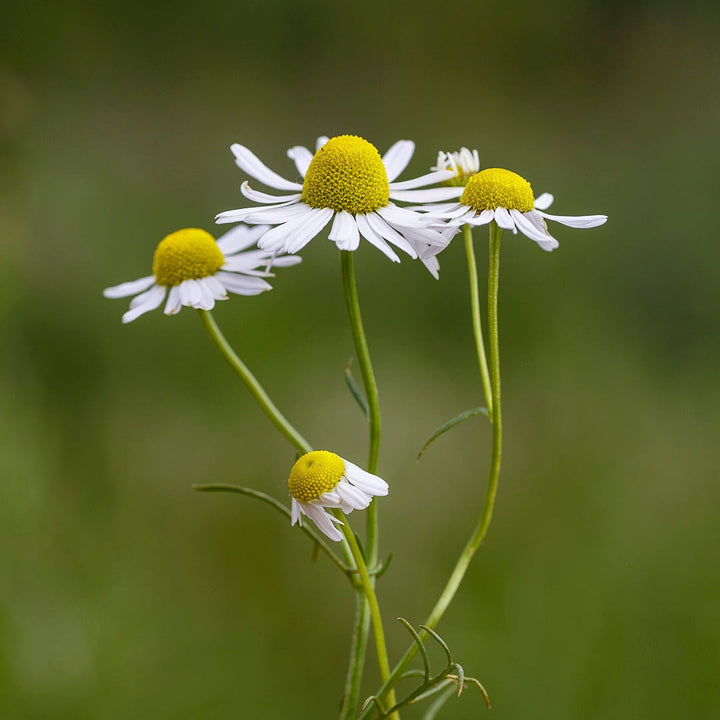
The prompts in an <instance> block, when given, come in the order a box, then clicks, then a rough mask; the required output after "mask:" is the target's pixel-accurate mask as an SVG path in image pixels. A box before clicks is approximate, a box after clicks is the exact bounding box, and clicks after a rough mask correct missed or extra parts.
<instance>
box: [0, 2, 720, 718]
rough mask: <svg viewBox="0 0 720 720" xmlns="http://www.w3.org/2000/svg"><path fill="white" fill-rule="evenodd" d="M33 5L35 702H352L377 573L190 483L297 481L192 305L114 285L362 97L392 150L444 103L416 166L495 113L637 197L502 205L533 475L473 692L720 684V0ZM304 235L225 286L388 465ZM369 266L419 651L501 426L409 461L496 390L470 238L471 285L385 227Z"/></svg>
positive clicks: (25, 49) (241, 333) (198, 712)
mask: <svg viewBox="0 0 720 720" xmlns="http://www.w3.org/2000/svg"><path fill="white" fill-rule="evenodd" d="M2 11H3V18H4V20H3V26H4V27H3V29H2V31H1V35H0V37H1V38H2V39H1V49H2V52H1V53H0V138H1V139H0V143H1V144H0V238H2V240H1V242H2V261H1V262H0V330H1V332H2V335H1V337H2V348H3V350H2V353H1V354H0V392H2V398H1V401H0V433H1V436H2V444H1V445H0V476H1V481H0V717H1V718H3V720H35V719H38V720H55V719H60V718H72V719H78V720H84V719H88V720H90V719H92V720H114V719H116V718H117V719H120V718H123V719H125V718H137V719H138V720H140V719H142V718H152V719H153V720H170V719H173V720H175V719H185V718H187V719H194V718H214V719H216V720H222V719H224V718H290V717H293V718H332V717H335V716H336V710H337V706H338V702H339V697H340V693H341V689H342V682H343V677H344V669H345V662H346V652H347V645H348V640H349V635H350V630H351V623H352V613H353V610H352V600H351V595H350V592H349V589H348V587H347V586H346V583H345V582H344V580H343V579H342V578H341V577H339V576H338V575H337V573H336V571H335V569H334V568H333V567H332V566H330V564H329V563H328V562H327V561H325V560H324V559H322V558H321V559H319V560H318V561H317V562H316V563H313V562H312V561H311V557H310V548H309V546H308V543H307V541H306V539H305V538H304V537H302V536H301V534H300V533H299V532H298V531H297V530H291V528H290V527H289V526H288V524H287V523H285V522H284V521H283V520H282V519H281V518H280V517H279V516H276V515H275V514H272V513H271V511H270V510H268V509H266V508H265V507H264V506H259V505H256V504H254V502H253V501H251V500H248V499H245V498H241V497H236V496H230V495H226V496H221V495H212V496H211V495H199V494H196V493H193V492H192V491H191V489H190V486H191V484H192V483H195V482H212V481H225V482H234V483H238V484H245V485H251V486H253V487H256V488H259V489H261V490H264V491H266V492H269V493H272V494H274V495H275V496H277V497H279V498H281V499H282V498H285V497H286V495H285V493H286V490H285V482H286V478H287V473H288V471H289V467H290V465H291V463H292V461H293V458H294V453H293V450H292V448H290V447H289V446H288V445H287V443H286V442H285V441H284V440H283V439H282V438H281V437H280V436H279V435H277V434H276V433H275V432H274V430H273V428H272V426H271V425H270V424H269V422H268V421H267V420H266V418H265V417H264V416H262V415H261V414H260V413H259V411H258V410H257V408H256V407H255V406H254V404H253V402H252V400H251V398H250V396H249V394H248V393H247V391H246V390H245V388H244V387H243V386H242V385H240V383H239V382H237V381H236V379H235V378H234V376H233V375H232V373H231V372H230V370H229V369H228V368H227V367H226V366H225V364H224V363H223V361H222V359H221V357H220V356H219V354H218V353H217V351H216V350H215V348H214V347H213V346H212V345H211V344H210V342H209V341H208V339H207V338H206V337H205V335H204V333H203V329H202V326H201V324H200V322H199V321H198V318H197V317H195V313H193V312H192V311H188V310H183V312H182V313H180V315H178V316H177V317H173V318H167V317H165V316H163V315H162V314H161V313H159V312H154V313H152V314H149V315H147V316H145V317H143V318H141V319H140V320H138V321H137V322H135V323H133V324H131V325H129V326H126V327H125V326H122V325H121V323H120V316H121V314H122V312H123V311H124V309H125V308H126V302H125V301H109V300H104V299H103V298H102V296H101V290H102V288H103V287H106V286H109V285H114V284H117V283H120V282H122V281H125V280H130V279H134V278H137V277H141V276H143V275H146V274H148V272H149V270H150V263H151V258H152V252H153V250H154V247H155V245H156V243H157V242H158V241H159V240H160V239H161V238H162V237H163V236H164V235H166V234H167V233H169V232H171V231H173V230H175V229H178V228H180V227H183V226H188V225H189V226H201V227H205V228H206V229H208V230H211V231H213V232H219V230H218V229H217V228H215V227H214V225H213V217H214V215H215V213H217V212H219V211H222V210H227V209H232V208H235V207H240V206H242V205H243V204H244V203H245V201H244V199H243V198H242V197H241V195H240V193H239V186H240V183H241V182H242V180H244V179H245V176H244V175H243V174H242V173H241V172H240V171H239V170H238V169H237V168H236V167H235V166H234V163H233V159H232V156H231V154H230V152H229V146H230V144H231V143H232V142H236V141H239V142H242V143H243V144H245V145H248V146H249V147H251V148H252V149H253V150H254V151H256V152H257V153H258V155H259V156H260V157H261V158H263V160H264V161H265V162H266V163H267V164H268V165H269V166H270V167H272V168H274V169H276V170H277V171H278V172H280V173H281V174H284V175H286V176H292V174H293V166H292V165H291V163H290V162H289V160H287V158H286V157H285V151H286V149H287V148H288V147H290V146H292V145H295V144H305V145H311V144H312V143H313V142H314V139H315V137H317V136H318V135H320V134H329V135H332V134H339V133H345V132H350V133H357V134H360V135H363V136H364V137H366V138H368V139H369V140H371V141H372V142H374V143H375V144H376V145H377V146H378V148H379V149H380V150H381V151H385V150H386V149H387V148H388V147H389V146H390V144H391V143H392V142H394V141H395V140H397V139H399V138H410V139H413V140H414V141H415V142H416V143H417V151H416V154H415V157H414V158H413V161H412V164H411V166H410V168H409V170H408V173H407V174H406V175H404V176H403V177H412V176H413V175H416V174H420V173H422V172H424V171H426V169H427V168H428V166H430V165H431V164H433V163H434V160H435V156H436V153H437V151H438V150H439V149H448V150H449V149H457V148H458V147H460V146H461V145H467V146H469V147H471V148H472V147H477V148H478V149H479V151H480V156H481V160H482V164H483V165H484V166H498V165H499V166H504V167H509V168H512V169H514V170H516V171H517V172H519V173H521V174H522V175H523V176H525V177H527V178H528V179H529V180H531V182H532V183H533V187H534V189H535V191H536V193H540V192H542V191H545V190H548V191H551V192H553V193H554V194H555V196H556V202H555V205H554V207H553V210H554V211H555V212H557V213H561V214H562V213H566V214H582V213H607V214H608V215H609V217H610V220H609V222H608V223H607V225H605V226H604V227H602V228H599V229H594V230H586V231H581V230H572V229H570V228H564V227H561V226H556V227H555V230H556V233H555V234H556V236H557V237H558V239H559V240H560V248H559V249H558V250H557V251H556V252H555V253H553V254H552V255H550V254H545V253H543V252H541V251H540V250H539V249H538V248H537V246H536V245H535V244H534V243H532V242H531V241H529V240H527V239H526V238H524V237H523V236H517V237H512V236H509V235H507V234H506V236H505V239H504V246H503V259H502V287H501V295H502V297H501V324H502V330H501V341H502V354H503V371H504V372H503V387H504V400H505V405H504V419H505V439H506V445H505V456H504V466H503V473H502V477H501V487H500V492H499V496H498V502H497V506H496V515H495V519H494V524H493V526H492V528H491V531H490V534H489V537H488V540H487V542H486V544H485V545H484V547H483V548H482V549H481V551H480V552H479V554H478V556H477V558H476V560H475V562H474V563H473V566H472V568H471V572H470V573H469V575H468V577H467V582H466V583H465V585H464V586H463V587H462V590H461V592H460V593H459V595H458V597H457V599H456V601H455V603H454V605H453V607H452V608H451V610H450V612H449V613H448V615H447V616H446V619H445V620H444V621H443V622H442V624H441V626H440V628H439V629H440V631H441V633H442V634H443V636H444V637H445V638H446V639H447V641H448V642H449V644H450V645H451V647H452V648H453V650H454V651H455V654H456V656H457V658H458V659H459V660H460V661H461V662H462V663H463V664H464V666H465V668H466V671H467V672H468V673H470V674H473V675H475V676H477V677H479V678H480V679H481V680H482V681H483V683H484V684H485V686H486V687H487V689H488V690H489V692H490V695H491V698H492V700H493V704H494V707H493V710H492V711H489V712H490V713H491V714H488V711H487V710H485V708H484V705H483V704H482V702H481V699H480V697H479V695H475V694H473V693H468V694H467V695H466V696H464V698H463V699H462V700H460V701H451V702H449V703H448V705H447V706H446V709H445V711H444V714H443V715H441V717H443V718H450V719H452V718H455V719H459V718H475V717H495V718H497V719H498V720H520V719H522V720H527V718H554V719H555V720H565V719H566V718H567V719H570V718H613V719H615V720H623V719H625V718H627V719H631V718H632V719H636V718H639V717H652V718H655V719H656V720H661V719H664V718H677V717H692V718H696V719H700V718H717V717H719V715H718V712H719V711H718V705H719V701H720V692H719V688H718V669H719V668H720V575H719V573H718V560H720V557H719V553H718V548H719V547H720V542H719V541H720V532H719V530H718V510H719V509H720V483H718V479H719V478H718V475H719V473H718V467H719V465H720V463H719V462H718V460H720V457H719V455H720V453H719V451H718V429H719V427H718V425H719V423H718V399H719V397H720V394H719V393H718V390H720V387H719V386H720V382H719V380H718V372H717V367H718V351H719V350H720V331H719V330H718V324H717V315H718V294H717V289H718V283H717V274H718V262H719V261H720V249H719V248H720V245H718V242H717V239H716V234H717V213H715V212H713V211H712V210H713V209H714V208H716V207H717V199H716V198H717V192H718V188H719V187H720V143H719V142H718V134H717V128H718V117H720V84H718V77H719V75H718V72H719V70H720V47H719V46H718V44H717V32H716V30H717V27H718V22H719V21H720V12H719V11H718V5H717V4H715V3H710V2H695V1H693V0H689V1H688V2H685V3H682V4H677V3H669V2H668V3H660V2H635V3H620V2H600V1H599V0H595V1H594V2H591V1H588V0H585V1H584V2H566V1H563V0H549V2H545V3H542V4H536V3H535V4H533V3H520V4H518V3H511V4H509V3H505V2H500V1H499V0H493V1H490V2H470V1H469V0H456V2H452V3H441V4H438V3H436V2H430V1H429V0H422V1H421V2H412V3H410V2H395V3H393V4H387V5H383V4H379V3H378V4H373V3H369V4H368V3H363V4H359V3H357V4H356V3H343V2H334V3H333V2H328V1H327V0H322V1H321V0H317V1H314V2H313V1H310V2H304V3H290V2H286V1H282V0H264V1H263V2H260V0H255V1H254V2H244V3H243V2H236V3H228V2H224V1H223V2H221V1H220V0H206V1H205V2H204V3H190V2H178V3H158V4H156V5H149V4H147V3H141V2H136V1H134V0H133V1H130V2H124V3H90V2H87V1H73V0H68V1H67V2H62V3H57V2H56V3H53V2H41V1H37V2H33V1H32V0H27V1H26V2H23V3H19V2H4V3H2ZM256 185H257V183H256ZM258 188H259V186H258ZM259 189H260V188H259ZM477 243H478V247H479V248H480V250H479V254H480V257H481V259H482V261H483V268H484V254H485V251H484V249H483V248H484V247H485V246H486V238H485V235H484V234H479V235H478V237H477ZM304 258H305V262H304V263H303V265H301V266H300V267H299V268H294V269H289V270H286V271H281V273H280V274H279V276H278V278H277V279H276V282H275V289H274V291H273V292H272V293H268V294H266V295H265V296H261V297H257V298H240V299H235V300H233V301H231V302H228V303H224V304H221V306H220V307H219V308H218V309H217V313H216V317H217V319H218V322H219V323H220V324H221V326H222V327H223V328H224V330H225V332H226V334H227V335H228V337H229V339H230V340H231V342H233V343H234V344H235V346H236V348H237V349H238V351H239V352H240V353H241V355H242V356H243V357H244V359H245V360H246V362H247V363H248V364H249V365H250V366H251V367H252V368H253V369H254V371H255V372H256V373H257V375H258V376H259V378H260V379H261V380H262V381H263V383H264V384H265V385H266V387H267V389H268V390H269V392H270V393H271V395H272V396H273V397H274V398H275V399H276V402H277V403H278V404H279V405H280V406H281V407H282V408H283V409H284V410H285V412H286V414H287V415H288V416H289V418H290V419H291V420H293V421H294V422H295V423H296V424H297V425H298V426H299V427H300V428H301V430H302V431H303V433H304V434H305V435H306V436H307V437H308V438H309V439H310V441H311V442H312V443H313V444H314V445H316V446H320V447H328V448H332V449H334V450H336V451H337V452H339V453H340V454H342V455H343V456H345V457H347V458H349V459H351V460H354V461H356V462H358V463H361V464H362V463H363V462H364V457H365V452H366V437H365V434H366V433H365V427H364V422H363V419H362V417H361V416H360V413H359V412H358V410H357V408H356V407H355V405H354V403H353V402H352V400H351V399H350V397H349V395H348V393H347V391H346V389H345V387H344V383H343V379H342V369H343V366H344V364H345V362H346V360H347V358H348V357H349V356H350V355H351V354H352V341H351V337H350V334H349V331H348V329H347V323H346V319H345V309H344V305H343V302H342V295H341V285H340V274H339V259H338V257H337V252H336V251H335V248H334V247H333V246H331V245H330V244H329V243H327V242H326V241H324V240H322V239H318V240H316V241H315V242H313V243H312V244H311V245H310V246H309V247H308V248H307V251H306V252H305V253H304ZM357 262H358V272H359V279H358V282H359V290H360V293H361V299H362V301H363V311H364V315H365V321H366V327H367V331H368V335H369V340H370V343H371V348H372V350H373V353H374V361H375V366H376V372H377V375H378V380H379V383H380V389H381V400H382V404H383V413H384V415H383V418H384V439H383V448H382V456H381V474H382V475H383V476H384V477H385V478H386V479H387V480H388V481H389V482H390V484H391V488H392V489H391V494H390V496H389V498H388V499H387V500H384V501H382V505H381V519H382V521H383V525H384V530H383V538H382V540H383V550H384V552H388V551H389V550H393V551H394V552H395V560H394V565H393V567H392V568H391V570H390V572H389V573H388V574H387V575H386V576H385V578H384V579H383V581H382V584H381V586H380V589H379V592H380V598H381V602H382V604H383V607H384V613H385V619H386V624H387V626H388V634H389V642H390V647H391V652H392V655H393V657H395V658H396V657H398V655H399V653H400V652H402V651H403V650H404V648H405V647H406V645H407V642H408V638H407V635H406V633H405V631H404V630H402V628H400V627H399V626H396V625H395V624H394V622H393V618H395V617H396V616H397V615H403V616H405V617H407V618H408V619H410V620H412V621H413V622H416V623H417V622H421V621H422V619H423V617H424V615H425V614H426V613H427V612H428V610H429V608H430V607H431V605H432V603H433V602H434V600H435V597H436V596H437V593H438V591H439V589H440V587H441V585H442V583H443V582H444V580H445V578H446V576H447V573H448V571H449V568H450V565H451V563H452V561H453V560H454V558H455V556H456V555H457V553H458V552H459V549H460V548H461V547H462V544H463V543H464V541H465V539H466V537H467V536H468V534H469V531H470V528H471V527H472V525H473V524H474V521H475V518H476V516H477V513H478V509H479V506H480V502H481V497H482V494H483V492H484V484H485V474H486V467H487V461H488V438H489V432H488V429H487V427H485V426H484V425H483V424H482V423H481V422H480V421H477V422H475V421H473V422H469V423H467V424H466V425H464V426H462V427H460V428H458V429H456V430H454V431H453V432H452V433H450V434H448V435H446V436H444V437H443V438H442V439H441V440H439V441H438V442H437V444H436V445H435V446H433V447H432V448H431V449H430V451H429V452H428V453H427V455H426V456H425V458H424V459H423V460H422V462H421V463H420V464H416V462H415V453H416V451H417V449H418V447H419V445H420V444H421V442H422V439H423V438H424V437H425V436H426V435H427V434H428V433H429V432H431V431H432V429H433V428H435V427H436V426H437V425H439V424H440V423H442V422H444V421H445V420H446V419H448V418H449V417H451V416H453V415H455V414H456V413H458V412H460V411H462V410H464V409H466V408H468V407H472V406H474V405H477V404H478V403H479V401H480V395H481V390H480V384H479V379H478V377H477V373H476V370H475V361H474V356H473V345H472V339H471V336H470V324H469V308H468V302H467V283H466V269H465V265H464V255H463V251H462V244H461V243H460V242H456V243H453V244H452V245H451V247H450V248H449V249H448V250H447V251H446V252H445V253H443V255H442V256H441V264H442V268H441V280H440V281H439V282H435V281H434V280H432V278H431V277H430V276H429V275H428V274H427V272H426V271H425V269H424V268H423V267H422V266H421V265H420V264H419V263H413V262H412V261H410V260H405V261H403V263H402V264H401V265H393V264H391V263H389V262H388V261H387V260H386V259H385V258H384V257H383V256H382V255H381V254H380V253H379V252H377V251H375V250H373V249H372V248H370V247H369V246H367V245H364V246H361V250H360V252H359V253H358V255H357ZM370 660H371V663H370V667H372V665H373V662H372V661H373V656H372V655H371V656H370ZM438 662H439V658H438ZM376 677H377V676H376V674H375V672H374V671H373V670H372V669H370V671H369V672H368V675H367V683H366V686H365V688H364V690H365V692H366V693H368V694H369V693H370V692H371V691H372V690H373V689H374V687H375V681H376ZM407 716H408V717H409V718H415V717H420V714H419V713H418V712H411V713H408V714H407Z"/></svg>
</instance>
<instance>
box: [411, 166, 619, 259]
mask: <svg viewBox="0 0 720 720" xmlns="http://www.w3.org/2000/svg"><path fill="white" fill-rule="evenodd" d="M455 190H456V192H457V194H458V196H459V200H458V202H455V203H443V204H435V205H426V206H424V207H423V208H422V209H423V210H425V211H426V212H428V214H429V216H430V217H436V218H437V219H438V220H444V221H447V222H448V224H449V225H452V226H455V227H459V226H461V225H465V224H466V223H467V224H470V225H487V224H488V223H490V222H492V221H493V220H494V221H495V222H496V223H497V224H498V225H499V226H500V227H501V228H503V229H504V230H512V231H513V232H514V233H517V231H518V230H519V231H520V232H521V233H522V234H523V235H525V236H527V237H529V238H530V239H531V240H534V241H535V242H536V243H537V244H538V245H539V246H540V247H541V248H542V249H543V250H547V251H550V250H554V249H555V248H556V247H557V246H558V244H559V243H558V241H557V240H556V239H555V238H554V237H553V236H552V235H551V234H550V232H549V231H548V227H547V223H546V222H545V221H546V220H554V221H555V222H559V223H561V224H563V225H568V226H569V227H575V228H591V227H596V226H598V225H602V224H603V223H605V222H606V221H607V215H578V216H566V215H550V214H549V213H546V212H544V211H545V210H547V208H549V207H550V205H551V204H552V202H553V196H552V195H550V193H543V194H542V195H540V196H539V197H538V198H535V195H534V194H533V191H532V188H531V187H530V183H529V182H528V181H527V180H525V179H524V178H522V177H520V175H518V174H517V173H514V172H512V171H510V170H504V169H502V168H488V169H486V170H481V171H480V172H476V173H475V174H473V175H471V176H470V177H469V178H468V179H467V182H466V184H465V187H464V188H462V187H457V188H455ZM431 252H432V251H431Z"/></svg>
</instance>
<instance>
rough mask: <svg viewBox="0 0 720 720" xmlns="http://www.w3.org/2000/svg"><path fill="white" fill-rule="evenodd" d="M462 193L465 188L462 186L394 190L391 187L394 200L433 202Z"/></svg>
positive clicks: (391, 195) (456, 196)
mask: <svg viewBox="0 0 720 720" xmlns="http://www.w3.org/2000/svg"><path fill="white" fill-rule="evenodd" d="M462 194H463V189H462V188H461V187H441V188H431V189H430V190H393V189H392V188H390V197H391V198H392V199H393V200H402V201H403V202H418V203H426V202H430V203H431V202H438V201H440V200H450V199H453V198H459V197H460V196H461V195H462Z"/></svg>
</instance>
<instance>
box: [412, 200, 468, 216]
mask: <svg viewBox="0 0 720 720" xmlns="http://www.w3.org/2000/svg"><path fill="white" fill-rule="evenodd" d="M406 210H417V211H423V212H427V213H428V215H431V216H432V217H441V218H443V219H447V220H449V219H451V218H455V217H458V216H459V215H464V214H465V213H467V212H468V210H470V208H468V206H467V205H463V204H462V203H438V204H436V205H420V206H418V207H411V208H406Z"/></svg>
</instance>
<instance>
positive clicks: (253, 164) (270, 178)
mask: <svg viewBox="0 0 720 720" xmlns="http://www.w3.org/2000/svg"><path fill="white" fill-rule="evenodd" d="M230 150H232V153H233V155H234V156H235V164H236V165H237V166H238V167H239V168H240V169H241V170H244V171H245V172H246V173H247V174H248V175H252V177H254V178H256V179H257V180H259V181H260V182H261V183H263V185H267V186H268V187H273V188H276V189H277V190H302V185H300V184H298V183H296V182H290V181H289V180H286V179H285V178H283V177H280V175H278V174H277V173H275V172H273V171H272V170H270V168H269V167H267V166H266V165H264V164H263V163H262V162H261V161H260V159H259V158H258V157H257V156H256V155H255V154H254V153H253V152H252V151H251V150H248V148H246V147H245V146H244V145H239V144H238V143H235V144H234V145H231V146H230Z"/></svg>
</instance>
